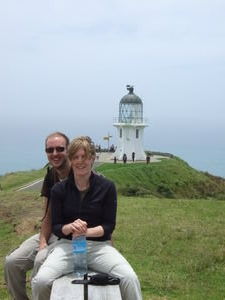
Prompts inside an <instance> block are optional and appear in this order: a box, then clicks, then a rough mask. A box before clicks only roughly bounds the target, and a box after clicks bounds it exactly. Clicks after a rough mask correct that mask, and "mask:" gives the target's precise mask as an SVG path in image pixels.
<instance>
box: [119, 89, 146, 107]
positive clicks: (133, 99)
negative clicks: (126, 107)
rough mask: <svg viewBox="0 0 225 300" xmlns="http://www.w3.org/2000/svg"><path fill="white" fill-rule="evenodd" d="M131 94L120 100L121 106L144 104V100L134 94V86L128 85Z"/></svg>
mask: <svg viewBox="0 0 225 300" xmlns="http://www.w3.org/2000/svg"><path fill="white" fill-rule="evenodd" d="M127 90H128V91H129V93H128V94H127V95H125V96H123V98H122V99H121V100H120V104H142V100H141V98H140V97H138V96H137V95H136V94H135V93H134V88H133V86H130V85H127Z"/></svg>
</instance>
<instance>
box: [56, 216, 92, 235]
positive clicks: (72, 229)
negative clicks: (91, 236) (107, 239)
mask: <svg viewBox="0 0 225 300" xmlns="http://www.w3.org/2000/svg"><path fill="white" fill-rule="evenodd" d="M62 232H63V234H65V235H69V234H71V233H72V234H73V236H79V235H86V232H87V222H85V221H82V220H81V219H76V220H75V221H74V222H73V223H69V224H66V225H64V226H63V227H62Z"/></svg>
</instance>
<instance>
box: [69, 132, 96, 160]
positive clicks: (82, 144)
mask: <svg viewBox="0 0 225 300" xmlns="http://www.w3.org/2000/svg"><path fill="white" fill-rule="evenodd" d="M80 149H84V152H85V154H86V157H88V158H89V157H92V156H94V157H95V144H94V143H93V141H92V139H91V138H90V137H89V136H80V137H77V138H75V139H73V140H72V141H71V142H70V144H69V148H68V156H69V159H70V160H71V159H72V158H73V156H74V154H75V153H76V152H77V151H78V150H80Z"/></svg>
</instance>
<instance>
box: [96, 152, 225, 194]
mask: <svg viewBox="0 0 225 300" xmlns="http://www.w3.org/2000/svg"><path fill="white" fill-rule="evenodd" d="M97 171H98V172H100V173H103V174H104V175H105V176H106V177H108V178H110V179H111V180H113V181H114V182H115V184H116V186H117V188H118V191H119V192H120V193H121V194H123V195H126V196H132V195H133V196H140V195H152V196H155V197H161V198H165V197H166V198H175V199H179V198H207V197H213V198H218V199H225V179H224V178H220V177H216V176H212V175H210V174H208V173H203V172H200V171H197V170H195V169H193V168H191V167H190V166H189V165H188V164H187V163H186V162H184V161H182V160H181V159H179V158H176V157H175V158H171V159H163V160H162V161H160V162H157V163H151V164H149V165H147V164H145V163H131V164H112V163H105V164H103V165H100V166H99V167H97Z"/></svg>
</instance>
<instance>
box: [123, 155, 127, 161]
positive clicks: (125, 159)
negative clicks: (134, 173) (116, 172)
mask: <svg viewBox="0 0 225 300" xmlns="http://www.w3.org/2000/svg"><path fill="white" fill-rule="evenodd" d="M123 163H124V164H126V163H127V155H126V153H124V155H123Z"/></svg>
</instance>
